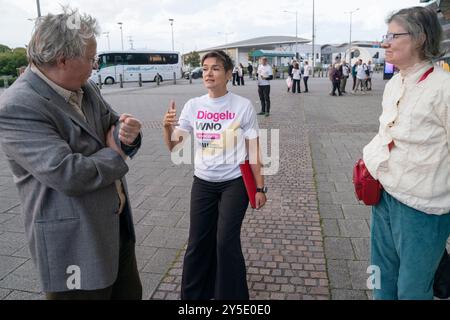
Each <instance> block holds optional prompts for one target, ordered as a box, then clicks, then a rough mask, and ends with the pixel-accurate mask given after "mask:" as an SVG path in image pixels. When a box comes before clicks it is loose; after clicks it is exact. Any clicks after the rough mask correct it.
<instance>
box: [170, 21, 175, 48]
mask: <svg viewBox="0 0 450 320" xmlns="http://www.w3.org/2000/svg"><path fill="white" fill-rule="evenodd" d="M169 21H170V26H171V27H172V51H174V50H175V45H174V42H173V22H174V21H175V20H174V19H169Z"/></svg>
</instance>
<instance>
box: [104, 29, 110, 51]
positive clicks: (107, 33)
mask: <svg viewBox="0 0 450 320" xmlns="http://www.w3.org/2000/svg"><path fill="white" fill-rule="evenodd" d="M103 34H106V38H107V39H108V50H111V44H110V43H109V31H108V32H103Z"/></svg>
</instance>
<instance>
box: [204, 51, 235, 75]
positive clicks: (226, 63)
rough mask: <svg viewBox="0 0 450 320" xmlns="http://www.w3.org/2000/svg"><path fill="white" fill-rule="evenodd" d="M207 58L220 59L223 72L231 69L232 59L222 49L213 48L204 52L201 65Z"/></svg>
mask: <svg viewBox="0 0 450 320" xmlns="http://www.w3.org/2000/svg"><path fill="white" fill-rule="evenodd" d="M208 58H216V59H217V60H220V61H221V62H222V63H223V67H224V69H225V72H227V71H230V70H233V61H232V60H231V58H230V56H229V55H228V54H226V53H225V52H224V51H222V50H214V51H211V52H208V53H207V54H205V55H204V56H203V58H202V65H203V63H204V62H205V60H206V59H208Z"/></svg>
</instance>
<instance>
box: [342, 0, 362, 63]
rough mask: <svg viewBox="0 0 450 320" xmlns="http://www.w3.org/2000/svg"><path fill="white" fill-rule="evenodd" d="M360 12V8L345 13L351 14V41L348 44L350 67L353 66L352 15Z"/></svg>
mask: <svg viewBox="0 0 450 320" xmlns="http://www.w3.org/2000/svg"><path fill="white" fill-rule="evenodd" d="M358 10H359V8H356V9H355V10H352V11H347V12H345V13H348V14H350V41H349V42H348V56H349V58H348V60H349V63H350V66H351V65H352V14H353V12H356V11H358Z"/></svg>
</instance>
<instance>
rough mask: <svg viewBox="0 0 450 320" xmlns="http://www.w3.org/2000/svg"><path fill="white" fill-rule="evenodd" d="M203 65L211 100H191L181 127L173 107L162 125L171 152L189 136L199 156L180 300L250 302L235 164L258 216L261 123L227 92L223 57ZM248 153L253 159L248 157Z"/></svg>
mask: <svg viewBox="0 0 450 320" xmlns="http://www.w3.org/2000/svg"><path fill="white" fill-rule="evenodd" d="M202 66H203V83H204V86H205V87H206V89H207V90H208V93H207V94H206V95H204V96H201V97H198V98H194V99H191V100H189V101H188V102H187V103H186V104H185V106H184V108H183V111H182V112H181V115H180V119H179V121H177V119H176V109H175V103H174V102H172V104H171V107H170V109H169V111H168V112H167V113H166V115H165V117H164V121H163V124H164V139H165V143H166V145H167V146H168V148H169V150H173V148H174V147H175V146H176V145H177V144H179V143H180V142H181V141H186V139H180V138H181V137H186V136H187V135H188V134H189V133H192V134H193V137H194V141H195V150H196V152H195V155H196V156H195V160H194V161H195V162H194V167H195V172H194V182H193V184H192V190H191V203H190V227H189V241H188V246H187V250H186V254H185V256H184V262H183V275H182V283H181V299H183V300H211V299H216V300H247V299H249V292H248V287H247V279H246V267H245V261H244V256H243V253H242V248H241V238H240V233H241V226H242V221H243V219H244V216H245V212H246V210H247V207H248V203H249V199H248V196H247V192H246V189H245V186H244V182H243V180H242V175H241V171H240V168H239V164H240V163H241V162H243V161H244V160H245V159H246V158H247V157H249V159H250V165H251V170H252V172H253V175H254V177H255V183H256V186H257V193H256V206H257V208H258V209H259V208H261V207H263V206H264V204H265V202H266V195H265V193H266V190H267V188H266V187H265V186H264V177H263V176H262V175H261V162H260V159H259V156H258V155H259V140H258V122H257V117H256V113H255V109H254V107H253V106H252V103H251V102H250V101H249V100H248V99H245V98H243V97H240V96H238V95H235V94H233V93H231V92H229V91H228V90H227V82H228V81H229V80H230V79H231V76H232V74H231V71H232V68H233V65H232V61H231V58H230V57H229V56H228V55H227V54H226V53H225V52H223V51H212V52H209V53H207V54H206V55H205V56H204V57H203V58H202ZM207 119H211V120H212V121H214V124H215V125H214V128H212V127H209V126H202V124H209V122H208V120H207ZM177 123H179V126H177V127H175V125H176V124H177ZM227 139H233V140H234V139H236V142H237V143H231V145H230V143H229V142H228V141H226V140H227ZM250 146H253V147H256V148H253V147H252V148H250ZM186 147H187V148H191V146H190V145H187V146H186ZM248 150H256V153H255V154H248V153H249V151H248ZM230 160H231V161H230Z"/></svg>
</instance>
